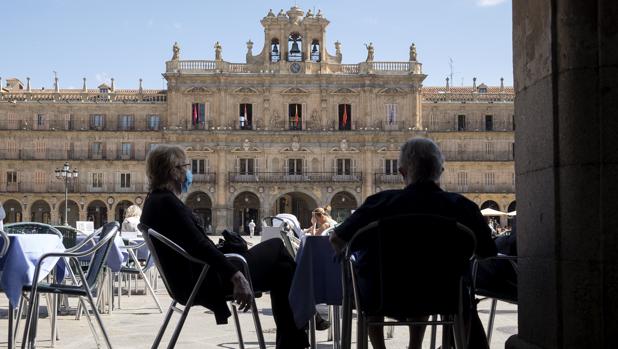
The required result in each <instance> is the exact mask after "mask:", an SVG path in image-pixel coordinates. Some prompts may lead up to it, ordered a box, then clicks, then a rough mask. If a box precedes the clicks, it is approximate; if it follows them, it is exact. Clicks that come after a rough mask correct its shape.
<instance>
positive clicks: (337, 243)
mask: <svg viewBox="0 0 618 349" xmlns="http://www.w3.org/2000/svg"><path fill="white" fill-rule="evenodd" d="M328 239H329V241H330V244H331V245H333V248H334V249H335V252H337V254H341V253H343V249H344V248H345V245H346V242H345V241H344V240H342V239H340V238H339V237H338V236H337V233H336V232H334V231H333V232H332V233H331V234H330V236H329V238H328Z"/></svg>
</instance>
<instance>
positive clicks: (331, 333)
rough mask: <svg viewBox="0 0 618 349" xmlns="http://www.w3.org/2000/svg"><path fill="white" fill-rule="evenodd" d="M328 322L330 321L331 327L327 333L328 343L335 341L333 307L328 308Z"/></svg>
mask: <svg viewBox="0 0 618 349" xmlns="http://www.w3.org/2000/svg"><path fill="white" fill-rule="evenodd" d="M328 321H330V323H331V326H330V328H329V329H328V331H327V333H326V340H327V341H332V340H333V326H332V324H333V309H332V307H331V306H329V307H328Z"/></svg>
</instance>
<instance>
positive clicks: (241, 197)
mask: <svg viewBox="0 0 618 349" xmlns="http://www.w3.org/2000/svg"><path fill="white" fill-rule="evenodd" d="M260 206H261V205H260V198H259V197H258V195H257V194H255V193H253V192H250V191H243V192H240V193H238V195H236V197H235V198H234V204H233V206H232V210H233V212H234V215H233V216H234V221H233V229H234V231H237V232H240V233H241V234H249V226H248V224H249V222H251V220H253V222H254V223H255V224H256V226H255V232H256V233H259V232H260V227H261V226H262V225H261V224H260V223H259V222H260V219H261V217H260Z"/></svg>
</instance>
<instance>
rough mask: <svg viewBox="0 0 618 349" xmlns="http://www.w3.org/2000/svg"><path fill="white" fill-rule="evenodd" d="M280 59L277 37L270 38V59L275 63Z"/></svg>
mask: <svg viewBox="0 0 618 349" xmlns="http://www.w3.org/2000/svg"><path fill="white" fill-rule="evenodd" d="M280 60H281V51H280V47H279V39H276V38H275V39H272V40H271V41H270V61H271V62H272V63H277V62H279V61H280Z"/></svg>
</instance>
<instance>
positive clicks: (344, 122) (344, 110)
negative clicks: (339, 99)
mask: <svg viewBox="0 0 618 349" xmlns="http://www.w3.org/2000/svg"><path fill="white" fill-rule="evenodd" d="M342 123H343V127H345V126H346V125H347V124H348V108H346V105H345V104H344V105H343V117H342Z"/></svg>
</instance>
